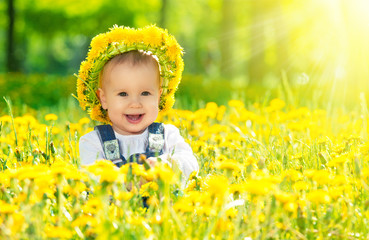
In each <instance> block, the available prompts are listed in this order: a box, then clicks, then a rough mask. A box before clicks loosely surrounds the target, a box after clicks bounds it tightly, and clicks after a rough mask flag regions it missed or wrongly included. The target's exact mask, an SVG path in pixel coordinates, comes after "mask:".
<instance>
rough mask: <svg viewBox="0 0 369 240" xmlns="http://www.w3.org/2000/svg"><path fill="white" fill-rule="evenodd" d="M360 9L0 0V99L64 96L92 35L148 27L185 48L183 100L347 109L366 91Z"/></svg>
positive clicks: (235, 0) (358, 1) (337, 4)
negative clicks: (162, 31) (117, 27)
mask: <svg viewBox="0 0 369 240" xmlns="http://www.w3.org/2000/svg"><path fill="white" fill-rule="evenodd" d="M10 6H13V7H12V8H10ZM366 9H369V4H366V3H365V1H362V0H353V1H350V2H347V1H343V0H339V1H324V2H321V1H318V0H312V1H291V0H258V1H245V0H186V1H174V0H137V1H117V0H112V1H102V0H89V1H87V0H80V1H72V0H63V1H62V0H53V1H51V0H37V1H36V0H7V1H1V2H0V14H1V15H2V16H4V17H3V18H1V19H0V73H2V75H1V77H0V86H1V88H0V96H9V97H10V98H11V99H12V100H13V102H15V103H16V102H24V103H26V104H27V105H29V106H31V107H32V108H39V107H40V106H50V105H52V104H56V101H57V99H58V98H60V99H64V98H69V97H70V95H71V94H72V93H74V85H75V81H73V80H72V78H73V77H72V76H73V74H74V73H77V72H78V69H79V64H80V62H81V61H82V60H83V59H84V58H85V57H86V54H87V51H88V45H89V42H90V40H91V39H92V37H93V36H95V35H96V34H98V33H101V32H105V31H107V30H108V28H110V27H112V26H113V25H114V24H117V25H125V26H130V27H143V26H145V25H148V24H156V25H158V26H160V27H164V28H167V29H168V30H169V32H170V33H172V34H173V35H174V36H175V37H176V38H177V40H178V42H179V43H180V44H181V45H182V47H183V48H184V50H185V55H184V61H185V71H184V79H183V81H182V83H181V85H180V90H179V92H178V94H177V96H178V97H179V99H180V100H179V101H177V102H178V104H180V105H181V106H182V107H186V108H196V107H199V104H200V105H201V103H202V102H207V101H216V102H217V103H219V104H224V102H226V101H227V100H228V99H229V98H234V97H236V98H241V99H243V100H245V101H259V100H260V99H262V100H263V101H267V100H268V99H270V98H274V97H280V98H283V99H284V100H286V101H287V102H288V103H291V104H303V105H304V104H305V105H306V104H310V105H313V106H322V107H329V106H331V105H335V104H338V105H340V106H341V105H344V106H348V107H350V106H354V105H355V104H357V103H358V102H359V99H358V96H359V94H360V92H364V93H366V94H368V92H369V91H368V89H369V88H368V81H367V79H369V69H368V66H369V45H368V44H367V42H366V39H368V38H369V25H368V24H367V23H368V22H369V19H368V17H367V12H366ZM10 10H12V12H13V15H11V14H10V12H11V11H10ZM12 22H13V23H14V24H13V25H11V23H12ZM10 30H11V31H10ZM10 33H11V34H10ZM9 72H16V73H17V75H14V74H9ZM8 74H9V75H8ZM22 74H23V75H22ZM36 82H37V83H36ZM55 86H58V87H57V89H56V87H55ZM63 92H65V93H63ZM49 95H50V96H49ZM3 106H4V105H3V103H1V104H0V107H1V108H2V109H1V110H3Z"/></svg>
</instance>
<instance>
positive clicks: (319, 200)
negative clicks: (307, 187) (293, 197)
mask: <svg viewBox="0 0 369 240" xmlns="http://www.w3.org/2000/svg"><path fill="white" fill-rule="evenodd" d="M307 198H308V199H309V201H311V202H313V203H315V204H325V203H330V201H331V197H330V196H329V193H328V192H326V191H324V190H321V189H319V190H315V191H312V192H309V193H308V195H307Z"/></svg>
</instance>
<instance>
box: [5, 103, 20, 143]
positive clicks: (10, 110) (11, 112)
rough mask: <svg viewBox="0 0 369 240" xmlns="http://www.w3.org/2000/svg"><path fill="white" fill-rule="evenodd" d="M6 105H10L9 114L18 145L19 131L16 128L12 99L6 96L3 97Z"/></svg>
mask: <svg viewBox="0 0 369 240" xmlns="http://www.w3.org/2000/svg"><path fill="white" fill-rule="evenodd" d="M3 98H4V100H5V102H6V105H7V106H8V110H9V115H10V117H11V119H12V127H13V132H14V137H15V146H16V147H18V137H17V131H16V130H15V125H14V117H13V110H12V105H11V102H10V100H8V99H7V98H6V97H3Z"/></svg>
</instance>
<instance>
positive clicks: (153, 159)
mask: <svg viewBox="0 0 369 240" xmlns="http://www.w3.org/2000/svg"><path fill="white" fill-rule="evenodd" d="M157 161H158V159H157V158H156V157H149V158H148V159H146V162H147V163H148V164H149V165H150V167H155V164H156V162H157Z"/></svg>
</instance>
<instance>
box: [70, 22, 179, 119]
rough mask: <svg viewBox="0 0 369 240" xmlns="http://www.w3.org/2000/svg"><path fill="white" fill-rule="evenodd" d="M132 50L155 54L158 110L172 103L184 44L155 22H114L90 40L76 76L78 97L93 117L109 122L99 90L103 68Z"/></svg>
mask: <svg viewBox="0 0 369 240" xmlns="http://www.w3.org/2000/svg"><path fill="white" fill-rule="evenodd" d="M132 50H140V51H144V52H147V53H150V54H151V55H153V56H156V58H157V59H158V63H159V65H160V79H161V88H162V89H163V92H162V94H161V97H160V103H159V110H160V111H162V112H163V111H166V110H168V109H170V108H171V107H172V106H173V104H174V101H175V100H174V93H175V91H176V90H177V86H178V84H179V82H180V81H181V76H182V71H183V66H184V64H183V59H182V55H183V49H182V47H181V46H180V45H179V44H178V43H177V41H176V39H175V38H174V37H173V36H172V35H170V34H169V33H168V31H167V30H164V29H162V28H159V27H156V26H154V25H151V26H147V27H145V28H139V29H134V28H129V27H124V26H117V25H114V26H113V27H112V28H110V29H109V31H108V32H106V33H101V34H99V35H97V36H95V37H94V38H93V39H92V40H91V44H90V50H89V52H88V54H87V58H86V60H85V61H83V62H82V63H81V66H80V69H79V72H78V76H77V78H78V79H77V99H78V101H79V104H80V106H81V107H82V109H83V110H87V112H88V113H89V115H90V117H91V119H93V120H97V121H100V122H104V123H110V120H109V117H108V115H107V112H106V110H105V109H103V108H102V106H101V103H100V100H99V98H98V97H97V94H96V92H97V90H98V88H99V86H100V80H99V78H100V72H101V70H102V69H103V67H104V65H105V63H106V62H107V61H109V60H110V59H112V58H113V57H114V56H116V55H118V54H121V53H124V52H128V51H132Z"/></svg>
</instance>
